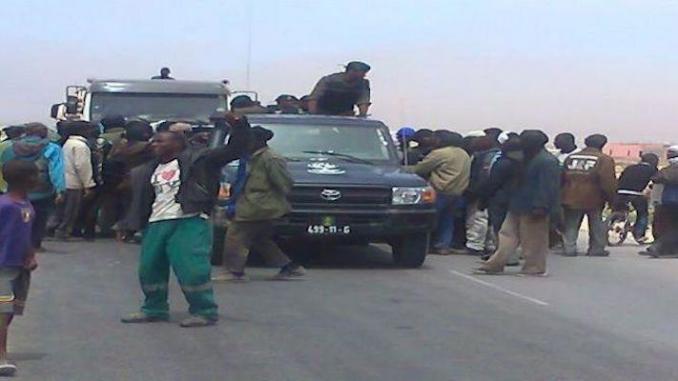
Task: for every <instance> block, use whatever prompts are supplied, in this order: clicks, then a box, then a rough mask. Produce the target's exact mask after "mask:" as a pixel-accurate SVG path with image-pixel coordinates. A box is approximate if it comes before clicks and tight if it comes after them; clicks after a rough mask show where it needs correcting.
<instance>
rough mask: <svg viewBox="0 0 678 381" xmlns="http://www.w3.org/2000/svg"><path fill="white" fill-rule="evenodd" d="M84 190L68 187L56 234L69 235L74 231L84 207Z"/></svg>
mask: <svg viewBox="0 0 678 381" xmlns="http://www.w3.org/2000/svg"><path fill="white" fill-rule="evenodd" d="M82 199H83V190H82V189H67V190H66V194H65V196H64V203H63V205H62V206H61V208H62V209H61V213H60V214H61V215H60V216H59V217H60V219H59V225H58V226H57V228H56V234H57V235H58V236H61V237H68V236H70V235H71V232H72V231H73V227H74V226H75V224H76V222H77V221H78V217H80V209H81V207H82Z"/></svg>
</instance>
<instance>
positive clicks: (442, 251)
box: [431, 247, 452, 255]
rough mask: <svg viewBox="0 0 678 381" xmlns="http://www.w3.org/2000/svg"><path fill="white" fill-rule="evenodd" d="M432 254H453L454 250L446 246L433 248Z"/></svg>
mask: <svg viewBox="0 0 678 381" xmlns="http://www.w3.org/2000/svg"><path fill="white" fill-rule="evenodd" d="M431 254H433V255H450V254H452V250H450V249H446V248H437V247H436V248H433V250H432V251H431Z"/></svg>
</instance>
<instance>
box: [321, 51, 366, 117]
mask: <svg viewBox="0 0 678 381" xmlns="http://www.w3.org/2000/svg"><path fill="white" fill-rule="evenodd" d="M369 71H370V65H368V64H366V63H364V62H358V61H353V62H349V63H348V65H346V71H345V72H343V73H334V74H330V75H326V76H324V77H322V78H320V81H318V83H317V84H316V85H315V88H313V92H312V93H311V95H310V96H309V99H308V108H309V111H310V112H311V114H323V115H343V116H355V111H354V107H355V106H356V105H357V106H358V116H360V117H365V116H367V111H368V110H369V108H370V104H371V103H370V81H368V80H367V79H365V75H366V74H367V72H369Z"/></svg>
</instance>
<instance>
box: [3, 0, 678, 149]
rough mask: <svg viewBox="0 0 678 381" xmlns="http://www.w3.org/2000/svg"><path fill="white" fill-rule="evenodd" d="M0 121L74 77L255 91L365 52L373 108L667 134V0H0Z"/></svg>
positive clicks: (518, 125)
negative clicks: (166, 75) (200, 83)
mask: <svg viewBox="0 0 678 381" xmlns="http://www.w3.org/2000/svg"><path fill="white" fill-rule="evenodd" d="M0 15H1V16H2V18H1V21H0V42H2V51H3V54H2V57H1V58H0V94H1V97H0V99H2V106H0V107H1V108H0V124H6V123H15V122H22V121H29V120H43V121H47V120H49V116H48V115H49V107H50V105H51V104H52V103H56V102H60V101H62V100H63V98H64V94H63V93H64V87H65V86H66V85H68V84H82V83H84V82H85V79H86V78H88V77H99V78H103V77H125V78H147V77H149V76H151V75H153V74H155V73H156V72H157V70H158V68H159V67H161V66H165V65H167V66H169V67H171V68H172V72H173V75H174V76H175V77H177V78H181V79H206V80H210V79H216V80H219V79H224V78H228V79H229V80H230V81H231V83H232V88H233V89H245V88H246V87H247V83H246V67H247V61H248V58H247V57H248V53H247V52H248V49H247V46H248V35H249V31H250V30H251V41H252V49H251V57H252V58H251V81H250V84H249V87H250V88H251V89H253V90H257V91H259V92H260V94H261V95H262V98H263V100H264V101H270V100H272V99H273V98H275V96H276V95H277V94H280V93H292V94H297V95H303V94H305V93H308V92H309V91H310V89H311V88H312V86H313V85H314V83H315V81H316V80H317V79H318V78H319V77H320V76H321V75H323V74H327V73H331V72H334V71H337V70H340V66H339V65H340V64H342V63H345V62H347V61H350V60H353V59H360V60H363V61H365V62H368V63H370V64H371V65H372V67H373V71H372V72H371V73H370V75H369V78H370V80H371V82H372V94H373V102H374V105H373V107H372V113H373V116H374V117H375V118H380V119H383V120H385V121H386V122H387V123H389V125H390V126H391V127H393V128H396V127H399V126H402V125H412V126H415V127H429V128H449V129H452V130H457V131H460V132H464V131H469V130H473V129H482V128H485V127H489V126H499V127H503V128H505V129H512V130H520V129H523V128H543V129H544V130H546V131H547V132H549V133H557V132H562V131H572V132H575V133H576V134H578V135H584V134H589V133H594V132H603V133H607V134H608V135H610V139H611V140H613V141H632V140H633V141H674V142H675V141H678V132H677V131H678V129H676V126H677V125H678V65H677V64H678V22H676V20H678V1H652V0H643V1H603V0H597V1H596V0H587V1H577V0H562V1H549V0H537V1H489V0H488V1H483V0H471V1H454V0H447V1H427V0H418V1H415V0H411V1H396V0H377V1H375V0H372V1H370V0H359V1H354V0H336V1H329V0H313V1H302V0H277V1H276V0H258V1H247V0H244V1H243V0H239V1H229V0H199V1H198V0H195V1H188V0H187V1H170V0H163V1H151V0H144V1H142V0H106V1H94V0H88V1H84V0H81V1H76V0H68V1H66V0H64V1H58V0H53V1H50V0H2V1H1V2H0Z"/></svg>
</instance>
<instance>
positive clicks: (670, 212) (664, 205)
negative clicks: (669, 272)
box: [641, 146, 678, 258]
mask: <svg viewBox="0 0 678 381" xmlns="http://www.w3.org/2000/svg"><path fill="white" fill-rule="evenodd" d="M666 158H667V160H668V162H669V165H668V166H667V167H665V168H662V169H661V170H660V171H659V172H658V173H657V174H656V175H655V176H654V177H653V178H652V182H653V183H654V186H655V187H658V188H660V190H661V195H660V196H659V197H658V198H659V203H658V204H657V205H655V215H654V220H655V224H654V227H653V235H654V236H655V242H654V244H653V245H652V246H650V247H648V249H647V251H646V252H641V254H649V255H652V256H654V257H667V258H672V257H678V146H671V147H669V149H668V150H667V152H666Z"/></svg>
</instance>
